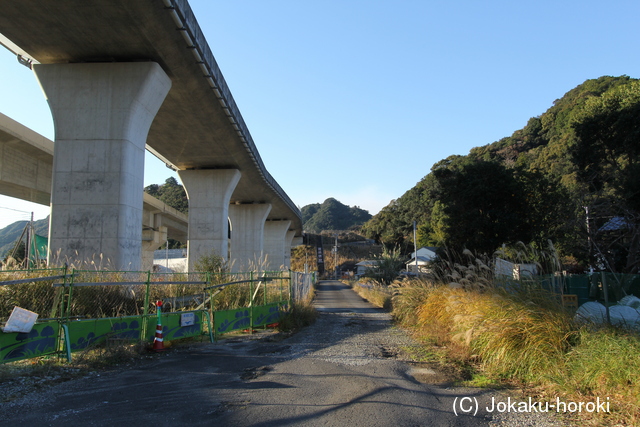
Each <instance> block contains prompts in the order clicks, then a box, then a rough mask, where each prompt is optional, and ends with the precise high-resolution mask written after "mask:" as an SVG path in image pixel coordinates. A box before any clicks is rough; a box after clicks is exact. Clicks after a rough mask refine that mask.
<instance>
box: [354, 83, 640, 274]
mask: <svg viewBox="0 0 640 427" xmlns="http://www.w3.org/2000/svg"><path fill="white" fill-rule="evenodd" d="M434 143H437V141H434ZM639 178H640V81H638V80H637V79H632V78H629V77H627V76H622V77H600V78H598V79H593V80H587V81H586V82H584V83H583V84H581V85H579V86H578V87H576V88H574V89H572V90H570V91H569V92H567V93H566V94H565V95H564V96H563V97H562V98H560V99H557V100H556V101H555V102H553V105H552V107H551V108H549V109H548V110H547V111H546V112H545V113H544V114H542V115H540V116H538V117H532V118H531V119H529V121H528V123H527V125H526V126H525V127H524V128H523V129H520V130H517V131H515V132H514V133H513V134H512V135H511V136H509V137H505V138H503V139H501V140H499V141H496V142H494V143H492V144H488V145H485V146H482V147H476V148H473V149H472V150H471V151H470V152H469V154H468V155H466V156H458V155H455V156H450V157H448V158H446V159H443V160H441V161H439V162H437V163H436V164H434V165H433V167H432V168H431V171H430V173H429V174H427V175H426V176H425V177H424V178H423V179H422V180H421V181H420V182H418V184H417V185H416V186H415V187H413V188H412V189H410V190H409V191H407V192H406V193H405V194H404V195H402V196H401V197H400V198H398V199H397V200H394V201H392V202H391V203H390V204H389V205H388V206H387V207H385V208H383V209H382V210H381V212H380V213H379V214H377V215H376V216H374V217H373V218H372V219H371V220H370V221H368V222H367V223H366V224H365V225H364V227H363V233H364V234H365V235H366V236H367V237H369V238H374V239H376V240H378V241H380V242H383V243H384V244H386V245H388V246H395V245H399V246H400V247H411V244H412V241H411V236H412V234H411V233H412V224H413V221H414V220H415V221H417V223H418V239H419V243H418V244H419V245H424V246H438V247H446V248H449V249H454V250H461V249H462V248H463V247H464V248H467V249H470V250H472V251H475V252H478V253H488V254H491V253H493V252H494V251H495V250H497V249H498V248H501V247H502V246H503V245H506V247H507V249H508V248H509V247H510V246H512V245H514V244H515V243H516V242H524V243H526V244H532V245H533V246H534V247H538V248H546V247H547V246H548V241H552V242H553V243H554V245H555V247H556V249H557V250H558V251H559V253H560V254H561V255H562V257H563V261H564V263H565V268H568V267H569V266H570V267H572V268H574V269H580V268H585V267H587V266H590V265H593V266H597V267H600V268H603V269H605V268H606V269H609V270H611V271H618V272H629V273H635V272H637V271H638V269H639V267H640V255H639V253H640V251H639V250H638V249H640V246H639V245H640V235H639V234H638V230H639V228H638V224H639V220H640V179H639ZM506 252H507V253H508V250H507V251H506Z"/></svg>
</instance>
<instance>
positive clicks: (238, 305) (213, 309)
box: [0, 268, 315, 363]
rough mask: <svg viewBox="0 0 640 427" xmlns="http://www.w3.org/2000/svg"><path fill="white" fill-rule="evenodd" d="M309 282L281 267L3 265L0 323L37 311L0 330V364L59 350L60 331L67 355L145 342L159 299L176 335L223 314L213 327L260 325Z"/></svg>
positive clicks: (307, 291) (304, 292)
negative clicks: (187, 317)
mask: <svg viewBox="0 0 640 427" xmlns="http://www.w3.org/2000/svg"><path fill="white" fill-rule="evenodd" d="M314 283H315V275H313V274H311V275H309V274H303V273H295V272H286V271H278V272H243V273H159V272H150V271H146V272H131V271H94V270H70V271H67V270H66V269H65V268H62V269H47V270H30V271H2V272H0V323H2V324H4V323H6V322H7V320H8V318H9V316H10V315H11V313H12V311H13V309H14V307H20V308H22V309H26V310H29V311H32V312H34V313H36V314H38V324H36V326H35V327H34V329H33V330H32V331H31V332H29V333H22V334H21V333H14V335H15V337H13V336H12V337H9V336H8V335H10V334H0V341H2V342H4V341H7V342H9V341H10V343H9V344H7V345H4V346H0V347H2V348H0V363H2V362H5V361H11V360H18V359H20V358H26V357H34V356H35V355H40V354H46V353H52V352H56V351H58V352H59V351H61V346H62V344H61V341H60V340H61V337H62V334H63V331H64V334H65V336H66V338H65V345H66V346H67V353H68V354H69V357H70V353H71V352H72V351H76V350H79V349H83V348H86V347H87V346H89V345H93V344H96V343H100V342H103V341H104V340H106V339H109V338H110V337H111V338H118V339H120V338H123V339H140V340H147V339H149V331H152V330H153V325H152V324H151V323H153V322H154V321H155V320H154V316H155V314H156V312H157V301H162V315H163V316H164V318H166V319H167V321H169V323H171V325H170V326H171V327H170V328H169V329H168V330H167V326H165V329H166V330H167V333H170V334H173V335H172V336H175V337H186V336H194V335H195V334H202V333H207V332H208V333H209V335H210V336H211V337H213V336H214V331H213V327H214V326H213V324H214V323H219V324H223V323H225V321H224V320H221V319H225V316H234V319H233V320H234V322H230V321H227V322H226V323H225V324H224V325H223V326H221V327H219V328H218V333H226V332H229V331H231V330H235V329H241V328H243V327H244V324H245V323H247V325H250V328H253V327H254V326H260V325H262V326H264V325H267V324H268V323H270V322H273V321H277V319H278V318H279V316H280V315H281V313H282V312H283V310H286V307H288V306H289V303H290V302H291V301H296V300H298V301H300V300H304V299H305V298H309V296H310V295H312V293H311V290H312V286H313V284H314ZM188 312H191V313H194V314H195V316H196V320H195V324H194V325H190V326H189V327H188V328H185V325H184V324H183V320H182V317H181V315H180V313H188ZM243 316H244V317H243ZM191 318H193V315H192V317H191ZM274 319H275V320H274ZM227 320H228V319H227ZM243 322H244V323H243ZM189 328H190V329H189ZM205 330H206V332H205ZM189 334H190V335H189ZM56 342H57V344H56ZM5 344H6V343H5Z"/></svg>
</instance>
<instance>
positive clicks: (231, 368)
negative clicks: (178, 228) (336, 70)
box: [0, 282, 561, 426]
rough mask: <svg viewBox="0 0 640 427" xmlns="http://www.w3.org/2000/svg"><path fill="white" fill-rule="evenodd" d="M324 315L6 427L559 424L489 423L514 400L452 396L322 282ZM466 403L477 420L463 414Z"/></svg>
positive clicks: (92, 379)
mask: <svg viewBox="0 0 640 427" xmlns="http://www.w3.org/2000/svg"><path fill="white" fill-rule="evenodd" d="M315 304H316V307H317V309H318V311H319V312H320V315H319V318H318V320H317V321H316V323H315V324H314V325H312V326H310V327H308V328H305V329H304V330H303V331H301V332H299V333H297V334H295V335H293V336H291V337H289V338H286V339H284V340H277V339H274V338H277V336H274V335H273V333H272V332H262V333H258V334H255V335H253V336H244V337H234V338H232V339H227V340H223V341H221V342H220V343H217V344H208V343H202V344H198V345H194V346H192V347H190V348H183V349H176V350H171V351H170V352H167V353H166V354H163V355H162V356H159V357H155V358H154V359H153V360H149V361H148V362H147V363H144V364H142V365H136V366H133V367H130V368H128V369H121V370H118V371H116V372H109V373H102V374H101V375H99V376H98V375H97V374H94V375H92V376H89V377H87V378H84V379H79V380H71V381H68V382H66V383H64V384H59V385H56V386H53V387H49V388H46V389H45V390H42V391H39V392H36V393H31V394H29V395H27V396H25V397H24V398H22V399H14V400H11V401H10V402H5V403H3V404H2V405H0V425H18V424H19V425H30V426H40V425H42V426H45V425H46V426H57V425H96V426H102V425H104V426H107V425H118V424H122V423H126V422H129V423H130V422H131V421H133V420H135V421H136V423H153V424H154V425H159V426H163V425H167V426H169V425H171V426H175V425H181V424H189V425H230V426H231V425H234V426H235V425H237V426H287V425H308V426H320V425H322V426H343V425H351V426H388V425H398V426H423V425H425V426H427V425H443V426H449V425H459V426H477V425H492V426H557V425H561V424H560V423H559V422H558V421H557V420H556V419H554V418H553V417H551V416H549V414H533V415H531V414H514V413H505V414H499V415H498V416H495V415H494V414H489V413H488V412H487V411H485V410H484V409H483V408H486V407H487V406H489V404H490V403H491V399H492V398H493V399H497V400H500V401H506V399H507V397H506V396H505V395H503V394H498V393H496V392H494V391H491V390H484V389H469V388H460V387H451V386H450V385H447V384H446V380H447V378H446V377H445V376H443V375H441V374H439V373H438V372H434V371H432V370H431V369H428V368H426V367H423V366H420V365H418V364H413V363H412V362H411V361H410V360H409V359H408V357H407V356H406V355H405V352H403V349H406V348H407V347H411V346H415V345H417V344H416V343H415V342H414V341H413V340H412V339H411V338H410V337H409V336H408V335H407V334H406V333H405V332H404V331H403V330H401V329H399V328H397V327H394V326H393V325H392V323H391V319H390V316H389V315H388V314H387V313H384V312H383V311H382V310H380V309H377V308H374V307H373V306H371V305H370V304H368V303H366V302H364V301H363V300H362V298H360V297H359V296H357V295H356V294H355V293H354V292H353V291H352V290H351V289H349V288H348V287H346V286H345V285H343V284H341V283H339V282H323V283H321V284H320V285H319V286H318V292H317V297H316V301H315ZM443 382H444V383H445V384H444V385H443V384H442V383H443ZM465 398H466V399H468V402H475V404H476V405H478V408H479V411H478V412H477V414H475V415H472V414H463V413H461V412H460V411H459V410H457V412H458V413H459V414H458V415H460V416H457V415H456V413H455V412H456V408H458V409H459V407H460V405H459V404H458V403H459V402H460V401H461V399H465ZM456 404H458V406H457V407H456V406H455V405H456Z"/></svg>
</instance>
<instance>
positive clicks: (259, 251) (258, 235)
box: [229, 204, 271, 271]
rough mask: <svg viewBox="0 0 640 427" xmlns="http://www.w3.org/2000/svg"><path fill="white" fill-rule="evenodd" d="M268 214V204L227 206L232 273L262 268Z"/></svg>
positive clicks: (269, 208) (269, 210) (269, 209)
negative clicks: (229, 222)
mask: <svg viewBox="0 0 640 427" xmlns="http://www.w3.org/2000/svg"><path fill="white" fill-rule="evenodd" d="M269 212H271V205H270V204H242V205H230V206H229V221H231V261H232V264H233V265H232V270H233V271H248V270H249V268H250V267H255V268H258V269H261V268H262V263H261V261H263V259H262V258H263V249H264V223H265V221H266V220H267V216H268V215H269Z"/></svg>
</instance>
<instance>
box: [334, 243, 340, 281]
mask: <svg viewBox="0 0 640 427" xmlns="http://www.w3.org/2000/svg"><path fill="white" fill-rule="evenodd" d="M333 261H334V265H335V272H336V280H338V270H339V268H338V233H336V243H335V245H334V246H333Z"/></svg>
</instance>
